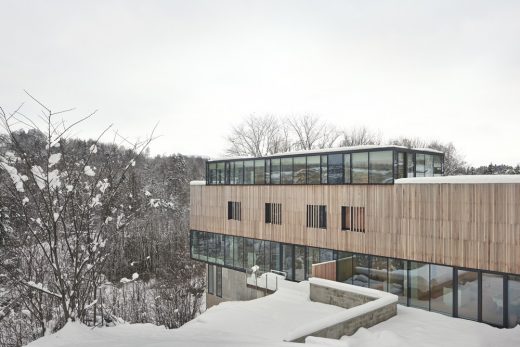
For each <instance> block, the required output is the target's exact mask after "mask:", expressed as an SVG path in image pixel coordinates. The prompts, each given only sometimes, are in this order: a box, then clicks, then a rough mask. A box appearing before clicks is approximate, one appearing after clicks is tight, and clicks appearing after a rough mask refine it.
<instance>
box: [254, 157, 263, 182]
mask: <svg viewBox="0 0 520 347" xmlns="http://www.w3.org/2000/svg"><path fill="white" fill-rule="evenodd" d="M255 184H265V161H264V160H263V159H262V160H255Z"/></svg>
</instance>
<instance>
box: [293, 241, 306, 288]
mask: <svg viewBox="0 0 520 347" xmlns="http://www.w3.org/2000/svg"><path fill="white" fill-rule="evenodd" d="M294 280H295V281H303V280H305V247H304V246H294Z"/></svg>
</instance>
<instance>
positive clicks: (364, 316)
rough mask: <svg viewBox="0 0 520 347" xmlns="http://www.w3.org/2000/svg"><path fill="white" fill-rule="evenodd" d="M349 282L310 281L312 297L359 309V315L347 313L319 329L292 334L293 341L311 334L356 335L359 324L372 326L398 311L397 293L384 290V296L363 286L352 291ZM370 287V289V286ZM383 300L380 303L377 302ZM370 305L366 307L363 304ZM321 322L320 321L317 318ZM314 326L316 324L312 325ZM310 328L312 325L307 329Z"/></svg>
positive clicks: (300, 340) (333, 336) (328, 335)
mask: <svg viewBox="0 0 520 347" xmlns="http://www.w3.org/2000/svg"><path fill="white" fill-rule="evenodd" d="M348 288H349V287H348V285H345V289H344V290H341V289H339V288H337V287H329V286H323V285H318V284H315V283H312V282H311V284H310V298H311V300H312V301H316V302H321V303H324V304H328V305H336V306H340V307H343V308H345V309H352V308H354V307H356V309H355V310H354V311H358V312H359V314H356V315H345V316H346V317H347V318H345V319H344V320H341V321H339V322H335V323H331V324H330V325H329V326H326V327H321V328H319V329H317V330H316V331H312V332H311V331H308V332H306V333H304V334H301V336H299V337H297V338H291V339H290V341H291V342H305V338H306V337H307V336H317V337H325V338H329V339H339V338H341V337H342V336H344V335H347V336H350V335H353V334H354V333H355V332H356V331H357V330H358V329H359V328H361V327H363V328H369V327H371V326H374V325H376V324H378V323H381V322H384V321H385V320H387V319H389V318H391V317H393V316H395V315H396V314H397V297H395V298H392V297H394V296H395V295H392V294H388V293H384V292H381V296H380V297H376V296H375V295H374V296H372V295H367V294H364V293H361V291H360V290H359V289H356V290H353V291H349V290H348ZM368 291H370V290H368ZM377 301H379V302H380V304H378V303H377ZM364 305H365V306H367V309H366V310H365V309H363V306H364ZM317 325H318V326H319V325H320V324H319V322H317ZM311 327H312V325H311ZM307 330H309V329H307Z"/></svg>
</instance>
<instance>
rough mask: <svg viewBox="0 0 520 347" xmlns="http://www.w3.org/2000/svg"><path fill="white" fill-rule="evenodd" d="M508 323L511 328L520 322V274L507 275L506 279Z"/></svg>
mask: <svg viewBox="0 0 520 347" xmlns="http://www.w3.org/2000/svg"><path fill="white" fill-rule="evenodd" d="M507 298H508V301H509V305H508V325H509V327H510V328H513V327H515V326H517V325H518V324H520V276H509V278H508V280H507Z"/></svg>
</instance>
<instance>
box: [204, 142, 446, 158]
mask: <svg viewBox="0 0 520 347" xmlns="http://www.w3.org/2000/svg"><path fill="white" fill-rule="evenodd" d="M394 148H396V149H404V150H412V151H420V152H431V153H440V154H443V152H441V151H438V150H436V149H431V148H411V149H410V148H408V147H405V146H397V145H360V146H349V147H335V148H321V149H309V150H301V151H291V152H279V153H274V154H269V155H266V156H264V157H252V156H244V157H223V158H215V159H211V160H208V161H210V162H211V161H222V160H241V159H244V160H245V159H255V158H272V157H287V156H293V155H304V154H320V153H335V152H350V151H363V150H370V149H382V150H383V149H394Z"/></svg>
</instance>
